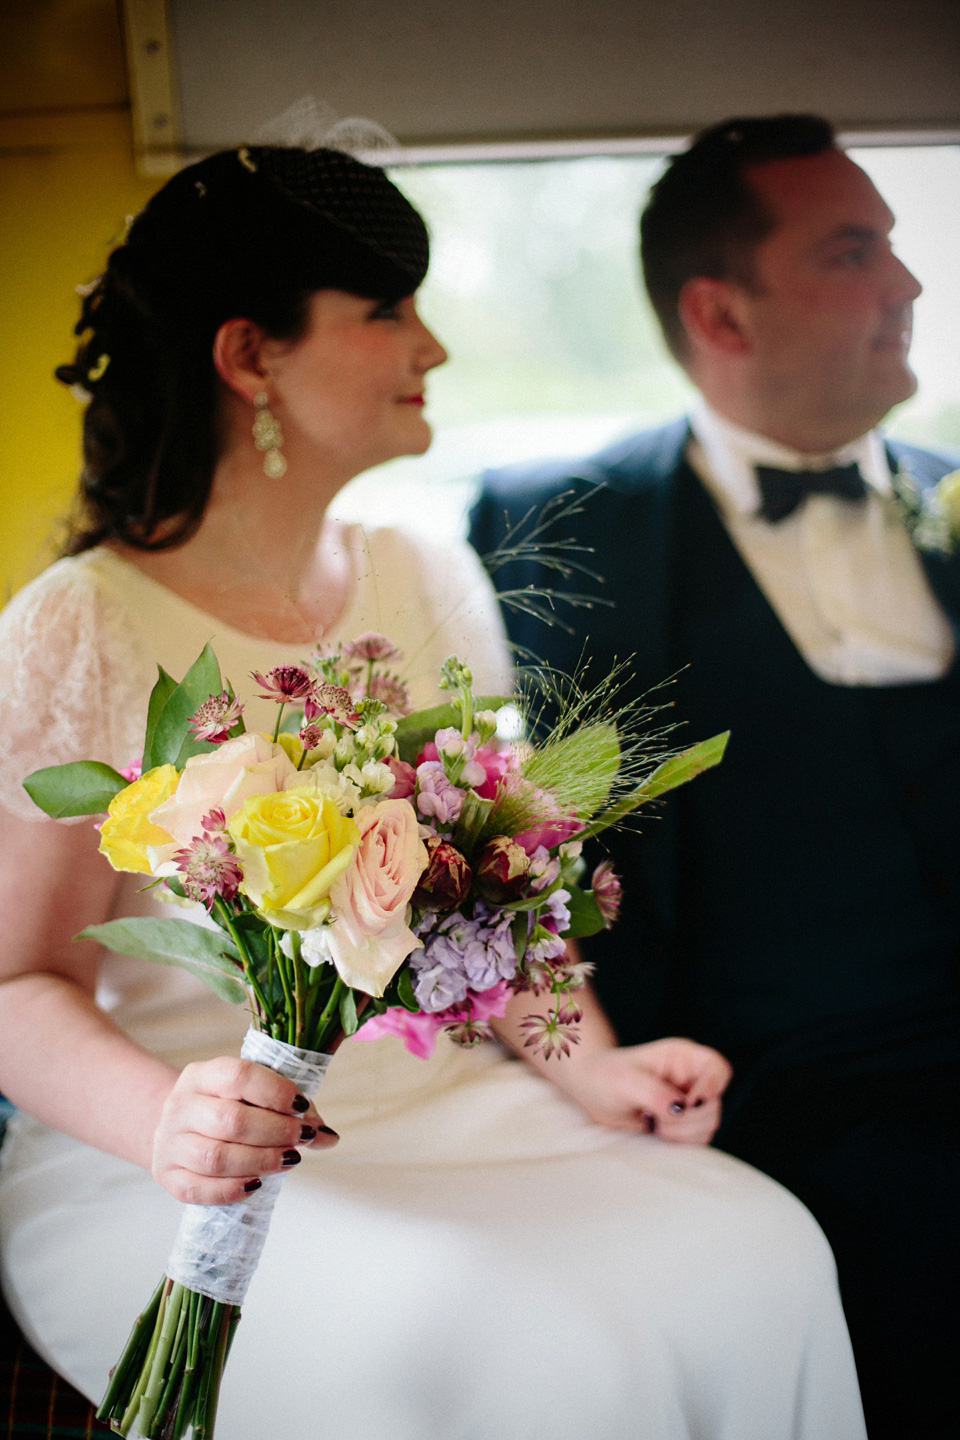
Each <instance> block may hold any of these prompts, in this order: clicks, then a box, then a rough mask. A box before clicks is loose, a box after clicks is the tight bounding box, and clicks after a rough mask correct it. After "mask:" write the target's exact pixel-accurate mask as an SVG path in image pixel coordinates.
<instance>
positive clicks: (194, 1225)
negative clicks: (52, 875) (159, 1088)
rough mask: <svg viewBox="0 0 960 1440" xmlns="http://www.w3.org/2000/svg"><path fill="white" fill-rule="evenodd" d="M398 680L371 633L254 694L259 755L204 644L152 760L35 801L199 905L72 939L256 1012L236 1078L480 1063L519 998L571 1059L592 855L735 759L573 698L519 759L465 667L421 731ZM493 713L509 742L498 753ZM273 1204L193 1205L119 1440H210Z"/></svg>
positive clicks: (155, 709)
mask: <svg viewBox="0 0 960 1440" xmlns="http://www.w3.org/2000/svg"><path fill="white" fill-rule="evenodd" d="M400 658H401V657H400V655H399V653H398V652H397V651H396V650H395V648H394V647H393V646H392V645H391V644H390V642H389V640H387V639H386V638H385V637H384V636H382V635H377V634H372V633H371V634H367V635H363V636H361V637H359V638H358V639H357V640H356V641H354V642H353V643H352V644H350V645H347V646H345V647H343V648H341V649H338V650H336V651H333V652H329V653H323V652H322V651H318V652H317V653H316V654H315V655H313V656H312V657H311V658H310V660H309V661H307V662H305V663H304V664H303V665H301V666H279V667H277V668H276V669H274V670H271V671H269V672H268V673H267V674H266V675H261V674H259V673H255V674H254V676H253V678H254V680H255V681H256V683H257V685H258V686H259V687H260V694H261V696H262V697H263V698H267V699H270V700H274V701H275V702H276V704H277V714H276V724H275V726H274V730H273V734H272V735H267V734H259V733H248V732H247V731H246V730H245V727H244V722H243V714H242V711H243V706H242V705H241V704H240V702H239V701H238V700H237V699H236V697H235V694H234V691H233V689H232V688H231V686H230V685H229V683H225V682H224V681H223V679H222V677H221V674H220V669H219V665H218V663H217V659H216V656H215V655H214V653H213V651H212V650H211V649H210V647H209V646H207V647H206V648H205V649H204V651H203V653H202V654H201V655H200V657H199V658H198V659H197V661H196V662H195V663H194V665H193V666H192V667H191V668H190V670H189V671H188V672H187V674H186V675H185V676H184V678H183V680H182V681H180V682H179V683H177V682H176V681H175V680H174V679H173V678H172V677H170V676H169V675H167V674H166V673H165V672H164V671H163V670H161V671H160V674H159V679H158V681H157V684H156V686H155V687H154V690H153V692H152V694H151V697H150V704H149V709H148V715H147V727H146V735H145V738H144V747H143V758H142V762H141V764H139V765H137V766H136V767H134V768H131V770H129V771H128V772H126V773H124V774H121V773H119V772H118V771H116V770H114V769H112V768H111V767H110V766H108V765H104V764H101V763H99V762H96V761H81V762H76V763H73V764H69V765H61V766H53V767H50V768H48V769H45V770H39V771H36V772H35V773H34V774H33V775H31V776H29V777H28V779H27V780H26V781H25V786H26V789H27V790H28V792H29V794H30V795H31V796H32V797H33V799H34V800H35V801H36V803H37V804H38V805H39V806H40V807H41V808H42V809H43V810H44V811H45V812H46V813H47V814H48V815H51V816H54V817H58V818H59V817H64V816H73V815H94V814H102V813H103V812H104V811H106V812H107V818H106V819H105V821H104V822H103V824H102V826H101V844H100V848H101V850H102V851H103V853H104V854H105V855H106V857H107V859H108V860H109V862H110V863H111V865H113V866H114V868H115V869H117V870H124V871H133V872H139V873H142V874H143V875H144V876H146V877H149V878H148V880H147V882H146V883H147V884H148V885H155V886H156V887H158V890H159V891H160V893H161V894H162V895H163V896H164V898H168V899H170V900H171V901H173V902H175V903H176V902H179V903H180V904H186V905H192V908H193V909H194V911H195V912H198V905H202V907H203V911H199V912H198V914H195V915H194V917H193V918H192V919H186V918H178V917H176V916H171V917H169V918H143V917H141V918H134V919H121V920H112V921H109V922H108V923H106V924H103V925H96V926H92V927H90V928H89V929H88V930H85V931H84V932H83V936H84V938H92V939H96V940H98V941H99V942H100V943H101V944H103V945H105V946H107V947H108V948H110V949H113V950H115V951H117V952H119V953H121V954H124V955H132V956H135V957H140V958H143V959H147V960H153V961H158V962H159V963H161V964H167V965H170V964H173V965H180V966H183V967H184V968H186V969H187V970H190V971H192V972H193V973H194V974H195V975H197V976H199V977H200V978H201V979H202V980H204V981H205V982H206V983H207V984H208V985H210V986H211V987H212V988H213V989H214V990H215V991H216V992H217V993H218V994H219V995H220V996H222V997H223V999H225V1000H228V1001H231V1002H233V1003H237V1004H246V1006H247V1007H248V1009H249V1011H250V1014H251V1020H252V1025H251V1029H250V1030H249V1031H248V1034H247V1037H246V1040H245V1041H244V1045H243V1050H242V1054H243V1056H244V1057H245V1058H248V1059H251V1060H255V1061H257V1062H259V1063H260V1064H264V1065H268V1066H271V1067H272V1068H274V1069H275V1070H278V1071H279V1072H280V1073H281V1074H283V1075H285V1076H286V1077H288V1078H290V1079H292V1080H294V1082H295V1083H296V1084H297V1086H298V1087H299V1089H300V1091H301V1093H302V1094H303V1095H304V1096H306V1097H308V1098H309V1097H311V1096H312V1095H313V1093H314V1092H315V1091H316V1089H317V1087H318V1085H319V1083H320V1080H321V1079H322V1077H323V1074H324V1071H325V1069H326V1067H327V1065H328V1064H329V1062H330V1058H331V1053H332V1052H333V1051H334V1050H335V1049H336V1047H337V1045H338V1044H339V1043H340V1042H341V1041H342V1040H343V1038H344V1037H346V1036H351V1035H354V1034H356V1033H357V1032H358V1031H360V1032H361V1035H360V1038H363V1039H367V1038H370V1039H373V1038H376V1037H377V1036H380V1035H383V1034H393V1035H396V1036H399V1037H400V1038H401V1039H403V1041H404V1042H405V1043H406V1045H407V1047H408V1048H409V1049H410V1050H412V1051H413V1052H414V1053H415V1054H417V1055H421V1056H427V1055H429V1054H430V1053H431V1052H432V1050H433V1048H434V1045H435V1043H436V1037H437V1034H438V1032H439V1031H440V1030H444V1031H446V1032H447V1034H449V1035H450V1036H451V1037H452V1039H453V1040H455V1041H457V1042H458V1043H460V1044H465V1045H472V1044H474V1043H477V1042H478V1041H480V1040H483V1039H485V1038H486V1037H488V1036H489V1035H490V1034H491V1033H492V1030H491V1021H492V1020H494V1019H495V1018H497V1017H499V1016H502V1015H503V1014H504V1013H505V1011H506V1007H507V1003H508V1000H509V999H510V997H511V995H512V994H514V993H515V992H519V991H528V992H531V993H532V994H534V995H548V996H549V1000H548V1001H547V1002H546V1003H545V1004H541V1005H540V1006H538V1008H537V1012H536V1013H534V1014H531V1015H529V1016H528V1017H527V1018H526V1019H525V1020H524V1021H522V1022H521V1023H522V1027H523V1031H524V1033H525V1035H526V1040H525V1043H526V1044H527V1045H528V1046H531V1047H533V1048H534V1049H540V1050H542V1051H544V1052H545V1053H546V1054H547V1055H548V1056H549V1055H553V1054H557V1055H558V1056H559V1055H562V1054H564V1053H569V1051H570V1046H571V1045H572V1044H575V1043H576V1040H577V1022H578V1020H579V1018H580V1012H579V1009H578V1005H577V997H576V992H577V990H578V989H579V988H580V987H581V986H582V985H583V983H584V980H585V978H586V973H587V971H588V969H589V967H588V966H586V965H584V964H582V963H579V962H576V961H575V960H573V959H572V958H571V956H570V954H569V953H568V951H567V949H566V946H565V943H564V942H565V940H566V939H567V938H570V937H576V936H582V935H589V934H593V933H595V932H596V931H598V930H599V929H601V928H602V927H603V926H605V925H609V924H611V923H612V921H613V920H614V918H615V916H616V912H617V908H618V904H619V898H620V887H619V882H618V881H617V879H616V877H615V876H614V874H613V873H612V871H611V870H610V867H609V865H607V864H605V863H603V864H601V865H600V866H598V867H597V869H596V870H595V871H594V873H593V876H592V879H591V881H590V883H589V884H588V885H585V884H584V883H583V880H584V876H583V862H582V859H581V856H580V849H581V844H582V842H583V840H584V839H586V838H587V837H589V836H591V835H596V834H599V833H600V832H601V831H602V830H604V829H605V828H607V826H609V825H611V824H616V823H618V822H619V821H621V820H622V819H623V818H624V816H625V815H627V814H628V813H629V812H630V811H631V810H633V809H635V808H636V807H637V806H638V805H640V804H642V803H644V802H646V801H649V800H652V799H654V798H656V797H657V796H659V795H661V794H663V793H664V792H665V791H667V790H669V789H672V788H673V787H675V786H676V785H679V784H682V783H684V782H685V781H686V780H689V779H691V778H692V777H693V776H694V775H696V774H698V773H699V772H700V771H701V770H704V769H706V768H707V767H709V766H711V765H714V764H716V763H717V762H718V761H719V760H720V758H721V756H722V754H723V749H724V745H725V743H726V736H725V735H720V736H716V737H714V739H712V740H708V741H705V742H704V743H703V744H701V745H698V746H695V747H693V748H692V749H689V750H686V751H683V752H680V753H674V754H672V755H670V756H669V757H667V758H666V759H664V758H663V756H662V750H661V751H660V753H655V752H654V751H652V750H651V740H650V738H649V736H647V735H645V734H644V729H643V727H641V726H640V725H639V723H637V721H638V716H639V713H640V712H638V711H631V710H630V709H629V708H628V709H627V710H621V711H620V712H619V714H616V715H613V716H612V717H611V716H605V715H604V713H603V708H604V707H603V705H602V704H601V705H599V706H598V705H597V703H596V700H597V697H595V696H594V697H585V696H582V695H580V694H579V693H572V692H568V693H567V694H566V696H565V697H564V699H563V703H562V704H561V705H560V706H559V712H560V714H559V719H558V720H556V722H555V723H553V724H552V725H550V726H549V727H546V733H545V734H544V735H543V737H542V738H540V739H532V738H529V737H531V736H533V735H534V734H535V733H536V730H537V726H536V723H535V721H536V717H533V719H532V720H531V718H530V717H529V716H528V717H524V713H523V712H524V710H525V709H529V708H530V707H529V705H525V703H524V702H523V701H522V700H521V701H519V702H518V701H513V700H511V699H510V698H509V697H485V698H479V699H478V698H476V697H475V696H474V694H473V686H472V676H471V672H470V670H469V668H468V666H467V665H465V664H463V663H462V662H461V661H460V660H458V659H456V658H455V657H451V658H450V659H449V660H447V661H446V662H445V663H444V665H443V667H442V670H441V675H440V678H439V684H440V688H441V689H442V690H444V691H446V692H447V701H446V703H444V704H441V705H438V706H437V707H435V708H434V709H431V710H426V711H420V712H417V713H413V714H411V713H409V703H408V699H407V694H406V690H405V687H404V686H403V684H402V682H401V680H400V679H399V677H398V676H397V675H396V674H395V673H394V672H393V670H391V669H390V666H391V665H393V664H394V663H395V662H396V661H398V660H399V659H400ZM505 707H510V711H511V714H512V721H513V725H512V729H513V731H514V732H515V733H516V734H518V735H520V736H522V737H523V738H521V739H515V740H513V741H512V742H507V741H504V740H502V739H498V737H497V730H498V712H501V714H503V713H504V711H505ZM554 708H555V709H556V708H557V707H556V706H555V707H554ZM647 713H648V712H647ZM518 715H519V723H518ZM501 728H503V727H502V726H501ZM539 728H540V730H541V731H542V730H543V729H544V726H543V724H542V723H541V724H540V726H539ZM654 740H656V737H654ZM658 761H659V763H657V762H658ZM204 911H205V912H206V913H204ZM198 918H199V919H200V920H201V921H202V922H203V923H197V919H198ZM304 1104H305V1102H304ZM279 1189H280V1176H278V1175H270V1176H265V1177H263V1179H262V1181H260V1182H256V1181H255V1182H252V1192H253V1193H251V1194H250V1195H249V1197H248V1198H247V1199H245V1200H243V1201H241V1202H240V1203H238V1204H236V1205H230V1206H200V1205H189V1206H186V1207H185V1209H184V1216H183V1221H182V1223H181V1227H180V1232H179V1234H178V1237H177V1240H176V1243H175V1245H174V1250H173V1254H172V1255H171V1258H170V1262H169V1264H168V1266H167V1271H166V1274H165V1275H164V1276H163V1278H162V1279H161V1282H160V1284H159V1285H158V1287H157V1290H156V1291H155V1293H154V1295H153V1297H152V1299H151V1300H150V1302H149V1304H148V1305H147V1307H146V1309H145V1310H144V1311H143V1313H142V1314H141V1315H140V1317H139V1318H138V1320H137V1322H136V1324H135V1326H134V1329H133V1332H132V1334H131V1336H130V1339H129V1341H128V1343H127V1347H126V1349H125V1350H124V1353H123V1355H122V1356H121V1358H120V1360H119V1361H118V1363H117V1365H116V1366H115V1368H114V1370H113V1372H112V1376H111V1381H110V1385H109V1388H108V1391H107V1394H106V1395H105V1397H104V1399H103V1402H102V1404H101V1406H100V1409H99V1411H98V1415H99V1416H100V1418H101V1419H105V1420H108V1421H109V1422H110V1424H111V1426H112V1428H113V1429H114V1430H116V1431H118V1432H119V1433H120V1434H122V1435H127V1434H129V1433H130V1432H131V1430H133V1428H134V1427H136V1429H137V1431H138V1432H139V1433H140V1434H141V1435H143V1436H145V1437H163V1440H175V1437H180V1436H182V1435H184V1434H185V1433H186V1431H187V1429H188V1427H190V1426H192V1429H193V1434H194V1436H195V1437H206V1440H210V1437H212V1435H213V1429H214V1421H215V1416H216V1408H217V1397H218V1393H219V1387H220V1380H221V1376H222V1373H223V1368H224V1364H225V1362H226V1358H227V1354H228V1351H229V1347H230V1341H231V1337H232V1335H233V1333H234V1329H235V1327H236V1324H237V1322H238V1320H239V1318H240V1308H239V1307H240V1305H241V1303H242V1301H243V1299H244V1296H245V1293H246V1289H247V1285H248V1283H249V1280H250V1278H251V1276H252V1274H253V1271H254V1270H255V1268H256V1264H257V1261H258V1259H259V1255H260V1252H261V1249H262V1246H263V1243H264V1239H265V1236H266V1232H267V1229H268V1226H269V1220H270V1213H271V1210H272V1208H273V1205H274V1202H275V1200H276V1198H277V1195H278V1193H279Z"/></svg>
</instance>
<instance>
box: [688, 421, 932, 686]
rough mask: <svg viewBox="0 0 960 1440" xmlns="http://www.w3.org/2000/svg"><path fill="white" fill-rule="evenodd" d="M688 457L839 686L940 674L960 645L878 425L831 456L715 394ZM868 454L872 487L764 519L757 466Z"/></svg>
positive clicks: (786, 614)
mask: <svg viewBox="0 0 960 1440" xmlns="http://www.w3.org/2000/svg"><path fill="white" fill-rule="evenodd" d="M690 424H691V428H692V430H693V436H692V438H691V440H690V445H689V448H688V451H687V457H688V459H689V461H690V463H691V465H692V466H693V468H694V470H695V471H696V472H697V474H698V475H699V476H700V478H701V479H702V480H703V483H704V484H705V486H706V487H707V490H708V491H709V492H710V494H711V496H712V497H713V499H714V501H715V502H716V504H717V506H718V508H719V510H720V514H721V516H722V518H723V522H724V524H725V525H726V527H727V530H728V531H729V534H730V538H731V539H732V540H733V543H734V544H735V545H736V547H737V549H738V550H739V552H740V554H741V556H742V558H743V560H744V561H745V562H746V564H747V566H748V567H749V569H750V570H751V572H752V574H753V576H754V579H755V580H756V582H757V584H758V585H759V586H760V589H761V590H762V591H763V593H764V595H765V596H766V597H767V599H768V600H769V602H770V604H771V606H772V607H773V609H774V611H775V612H776V614H777V616H778V617H779V619H780V621H781V623H782V625H783V626H784V629H785V630H786V631H787V633H788V635H789V636H790V637H791V639H792V640H793V642H794V644H795V645H796V647H797V649H798V650H799V651H800V653H801V655H802V656H803V658H804V659H805V660H806V662H807V664H808V665H809V666H810V668H811V669H812V670H813V671H815V673H816V674H817V675H819V676H820V678H821V679H823V680H828V681H830V682H832V683H833V684H837V685H896V684H904V683H910V682H915V681H922V680H936V679H939V678H940V676H942V675H943V674H944V673H945V672H946V671H947V669H948V668H949V666H950V663H951V661H952V659H953V653H954V638H953V631H952V629H951V626H950V624H949V622H948V620H947V618H946V616H945V615H944V614H943V611H942V610H941V608H940V606H939V604H938V603H937V601H936V599H935V598H934V596H933V594H932V592H931V590H930V586H929V585H928V583H927V579H926V576H925V574H924V572H923V567H922V565H921V563H920V557H919V556H918V554H917V552H916V550H915V549H914V546H913V543H912V541H911V539H910V536H909V534H908V533H907V530H906V528H905V527H904V525H903V522H902V521H901V519H900V518H899V516H898V515H897V513H896V510H895V508H894V507H893V506H892V505H891V503H890V497H891V494H892V486H891V480H890V468H889V465H888V463H887V454H886V450H885V448H884V444H883V441H882V439H881V437H880V435H879V433H878V432H877V431H876V430H872V431H871V432H870V433H869V434H868V435H864V436H862V437H861V438H860V439H859V440H854V441H853V442H852V443H851V444H849V445H844V446H843V447H842V448H841V449H839V450H836V451H833V452H831V453H830V454H828V455H807V454H803V453H801V452H799V451H796V450H790V449H787V448H786V447H785V446H783V445H778V444H777V443H776V442H775V441H773V440H767V439H766V438H765V437H764V436H762V435H754V434H752V433H751V432H750V431H748V430H743V429H741V427H740V426H739V425H734V424H733V423H732V422H731V421H729V420H726V419H724V418H723V417H722V416H720V415H718V414H717V413H716V412H715V411H713V410H711V409H710V408H709V407H708V406H707V404H706V403H705V402H704V401H702V400H701V401H700V402H699V403H698V404H697V406H696V407H695V409H694V411H693V413H692V415H691V417H690ZM852 463H856V464H857V465H859V467H860V473H861V475H862V476H863V478H864V480H865V482H866V486H867V493H866V496H865V498H864V499H863V500H862V501H857V502H853V503H852V502H850V501H848V500H843V499H841V498H840V497H839V496H836V495H811V496H809V497H808V498H807V499H806V500H804V501H802V502H801V504H800V505H799V506H798V507H797V509H796V510H794V511H793V513H792V514H791V515H789V516H788V517H787V518H786V519H785V520H781V521H779V522H778V523H777V524H770V523H769V522H768V521H766V520H762V519H760V518H759V517H758V516H757V513H756V512H757V510H758V509H759V506H760V498H761V497H760V490H759V485H758V483H757V477H756V473H755V470H754V467H755V466H756V465H772V466H776V467H777V468H778V469H780V470H828V469H831V468H832V467H833V466H835V465H850V464H852Z"/></svg>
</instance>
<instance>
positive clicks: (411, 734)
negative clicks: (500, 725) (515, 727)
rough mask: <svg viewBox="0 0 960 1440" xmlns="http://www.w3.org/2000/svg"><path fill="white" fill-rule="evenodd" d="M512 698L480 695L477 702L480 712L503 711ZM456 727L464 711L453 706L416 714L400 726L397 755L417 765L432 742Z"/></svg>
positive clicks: (458, 726)
mask: <svg viewBox="0 0 960 1440" xmlns="http://www.w3.org/2000/svg"><path fill="white" fill-rule="evenodd" d="M510 703H511V699H510V696H509V695H479V696H477V698H476V700H475V701H474V708H475V709H476V710H501V709H502V708H503V706H504V705H509V704H510ZM450 726H453V727H454V728H455V729H457V730H459V728H460V711H459V709H458V708H457V707H456V706H455V705H453V704H449V705H434V706H433V707H432V708H431V709H430V710H415V711H414V712H413V714H412V715H406V716H405V717H404V718H403V719H402V720H401V721H399V723H398V725H397V731H396V739H397V752H398V754H399V756H400V759H401V760H405V761H406V762H407V764H408V765H415V764H416V760H417V756H418V755H419V754H420V751H421V750H422V749H423V747H424V745H425V744H426V743H427V741H428V740H432V739H433V737H434V735H435V734H436V733H437V731H438V730H443V729H447V728H449V727H450Z"/></svg>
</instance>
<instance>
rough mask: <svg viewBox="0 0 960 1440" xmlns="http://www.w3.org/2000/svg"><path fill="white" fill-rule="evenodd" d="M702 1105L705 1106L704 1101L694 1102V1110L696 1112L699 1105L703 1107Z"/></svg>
mask: <svg viewBox="0 0 960 1440" xmlns="http://www.w3.org/2000/svg"><path fill="white" fill-rule="evenodd" d="M702 1104H703V1101H702V1100H694V1102H693V1108H694V1110H696V1108H697V1106H698V1105H702Z"/></svg>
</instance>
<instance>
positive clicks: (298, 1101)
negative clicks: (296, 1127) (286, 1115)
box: [290, 1095, 310, 1115]
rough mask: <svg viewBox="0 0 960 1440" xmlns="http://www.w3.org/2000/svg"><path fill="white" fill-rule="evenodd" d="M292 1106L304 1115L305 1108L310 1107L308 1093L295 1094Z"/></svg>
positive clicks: (299, 1113)
mask: <svg viewBox="0 0 960 1440" xmlns="http://www.w3.org/2000/svg"><path fill="white" fill-rule="evenodd" d="M290 1108H291V1109H293V1110H296V1112H297V1114H298V1115H302V1114H303V1112H304V1111H305V1110H309V1109H310V1101H309V1100H308V1099H307V1097H306V1095H295V1096H294V1097H293V1105H292V1106H291V1107H290Z"/></svg>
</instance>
